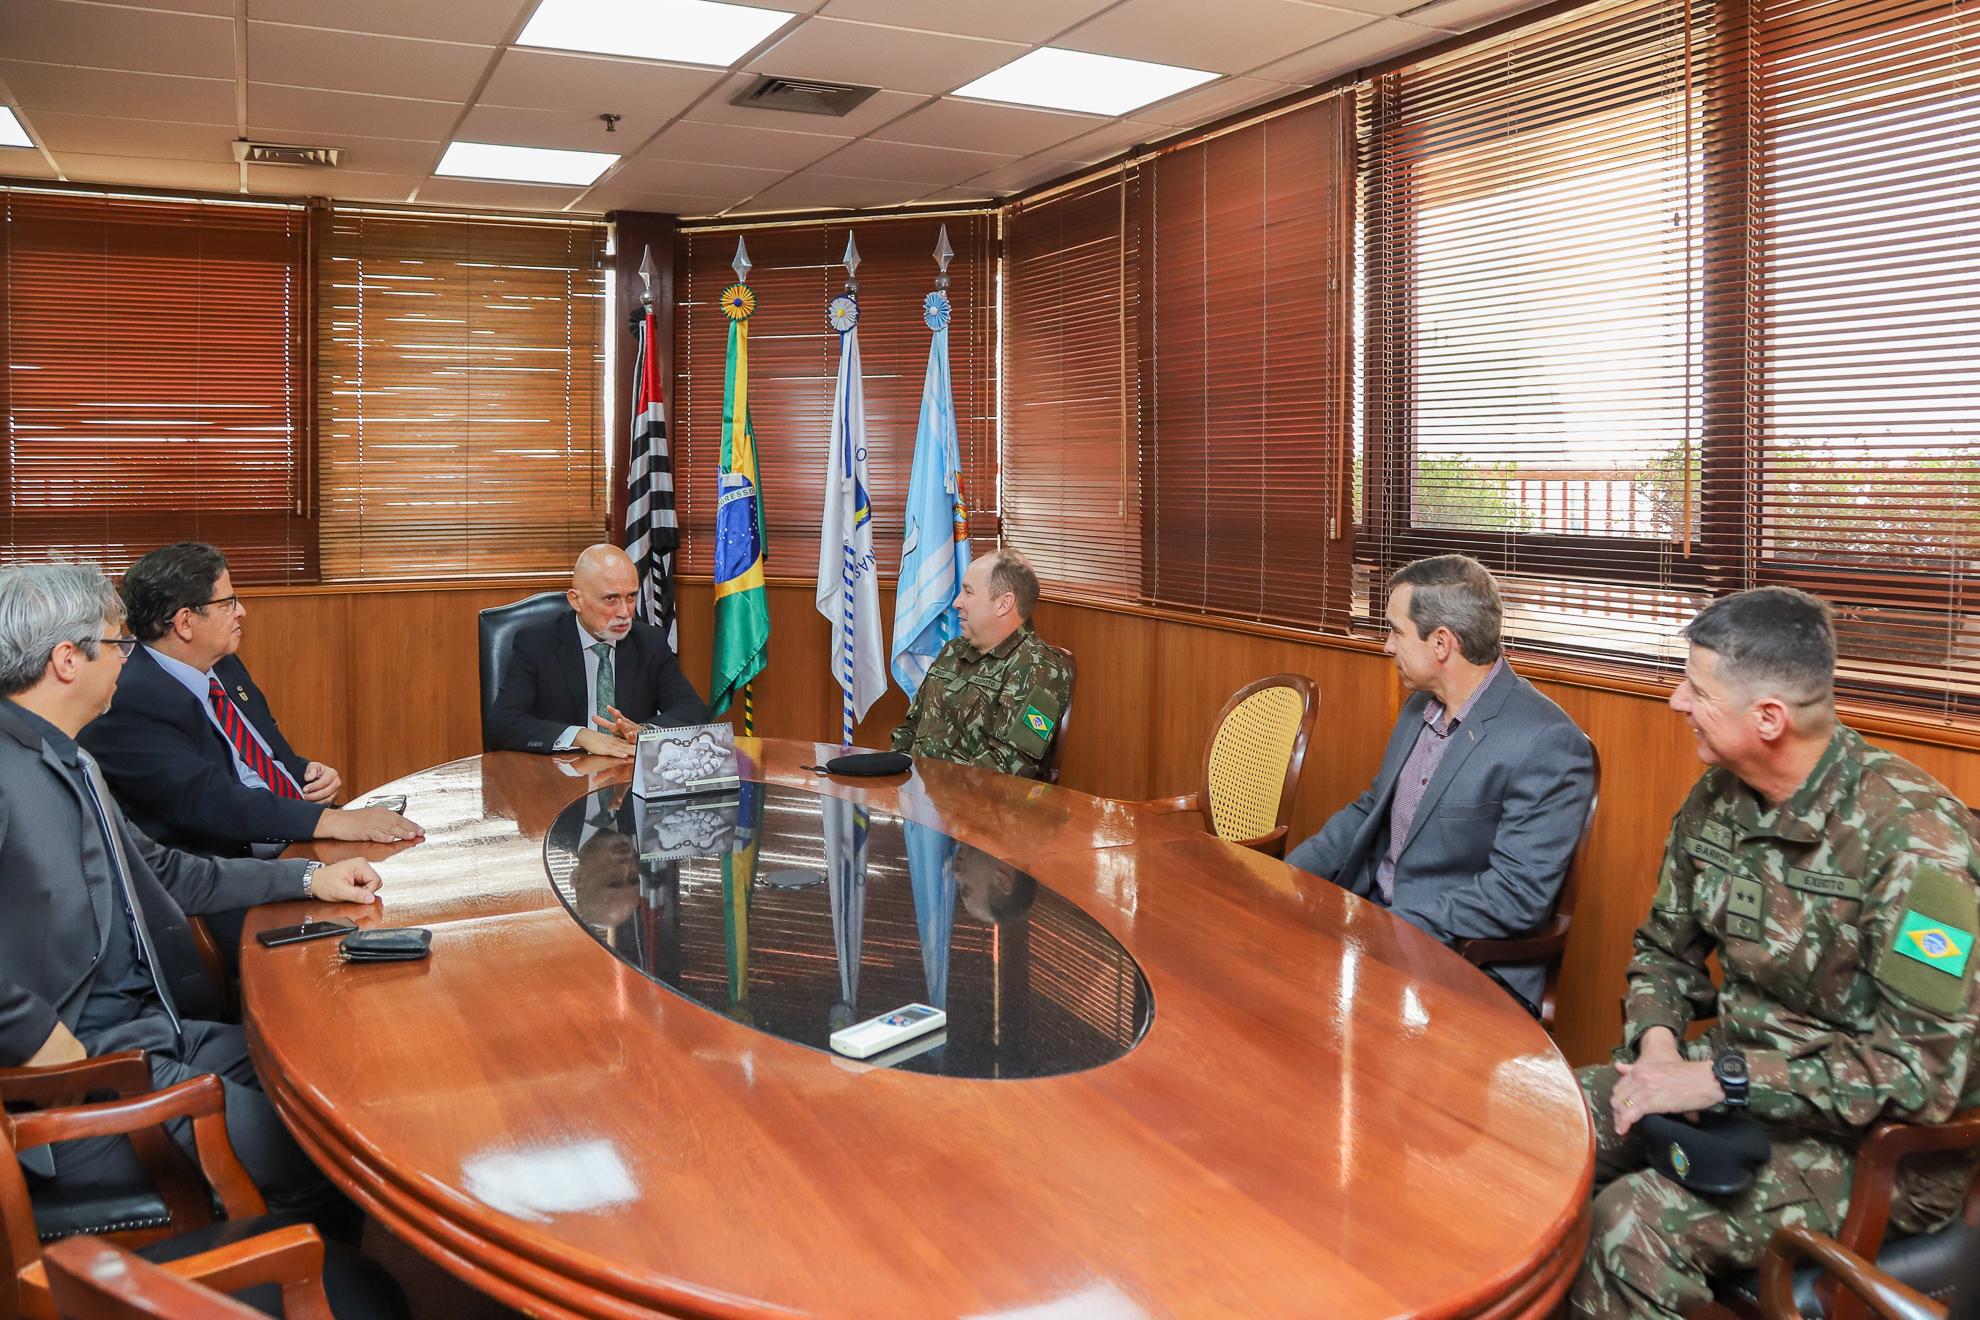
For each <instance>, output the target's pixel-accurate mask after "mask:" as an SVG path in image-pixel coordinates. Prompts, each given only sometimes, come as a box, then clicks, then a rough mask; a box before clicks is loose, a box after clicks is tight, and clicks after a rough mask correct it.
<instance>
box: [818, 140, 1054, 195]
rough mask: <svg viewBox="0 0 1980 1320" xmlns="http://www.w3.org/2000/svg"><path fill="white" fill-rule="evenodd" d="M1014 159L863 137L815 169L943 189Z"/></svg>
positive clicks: (848, 175)
mask: <svg viewBox="0 0 1980 1320" xmlns="http://www.w3.org/2000/svg"><path fill="white" fill-rule="evenodd" d="M1015 159H1016V157H1015V156H1010V155H999V154H996V153H994V152H987V151H952V150H950V149H949V148H947V147H918V146H913V145H911V144H909V143H906V142H876V141H874V140H873V139H872V138H866V139H863V140H861V141H859V142H855V143H852V144H851V145H850V146H848V147H846V148H845V149H844V150H843V151H836V152H833V153H832V154H831V155H830V156H828V157H826V158H825V159H824V160H823V161H821V162H819V164H818V165H817V167H816V168H817V169H819V170H820V171H822V172H826V173H830V174H836V175H840V176H842V177H847V178H859V179H898V180H900V181H901V182H903V183H921V184H927V185H929V186H931V187H944V186H947V185H949V184H955V183H961V182H962V181H963V180H964V179H973V178H975V177H976V176H977V175H979V174H982V173H983V172H984V171H986V170H993V169H995V168H997V167H998V166H999V165H1008V164H1010V163H1011V162H1012V161H1013V160H1015Z"/></svg>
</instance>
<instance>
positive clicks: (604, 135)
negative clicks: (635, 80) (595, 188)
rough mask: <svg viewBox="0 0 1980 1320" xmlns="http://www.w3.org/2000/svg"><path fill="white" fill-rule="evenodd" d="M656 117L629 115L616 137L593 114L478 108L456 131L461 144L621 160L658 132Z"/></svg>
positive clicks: (508, 108)
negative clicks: (608, 155) (602, 155)
mask: <svg viewBox="0 0 1980 1320" xmlns="http://www.w3.org/2000/svg"><path fill="white" fill-rule="evenodd" d="M666 122H667V121H666V120H664V119H662V118H660V117H659V116H658V115H652V114H628V115H626V116H625V117H624V118H623V119H621V120H620V121H619V123H618V125H617V126H616V127H615V129H614V130H613V131H612V132H609V133H608V132H606V131H605V125H604V124H603V123H602V122H601V121H600V120H599V118H598V116H597V114H596V113H593V112H591V111H589V110H517V109H513V108H511V107H509V106H503V105H477V106H476V107H475V108H474V109H472V110H470V111H468V114H467V118H466V119H464V120H462V121H461V125H460V127H459V128H457V129H455V130H454V137H455V139H456V140H458V141H461V142H493V143H497V144H499V145H502V146H507V147H554V148H557V149H559V150H562V151H606V152H610V153H612V154H613V155H615V156H623V155H625V154H626V153H627V152H629V151H631V150H633V149H634V148H636V147H638V146H639V144H640V143H642V142H644V141H646V139H648V138H650V137H652V136H653V135H654V134H655V133H656V132H658V131H659V129H660V125H662V124H664V123H666Z"/></svg>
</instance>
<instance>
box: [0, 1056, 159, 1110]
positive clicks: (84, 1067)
mask: <svg viewBox="0 0 1980 1320" xmlns="http://www.w3.org/2000/svg"><path fill="white" fill-rule="evenodd" d="M150 1089H151V1061H150V1060H149V1059H147V1058H146V1057H145V1054H144V1051H143V1050H122V1051H119V1052H118V1053H116V1054H105V1055H102V1056H100V1057H98V1058H94V1059H83V1060H81V1061H80V1062H77V1063H58V1064H55V1065H53V1066H52V1067H47V1068H0V1100H4V1101H5V1102H6V1103H8V1104H15V1103H18V1102H23V1101H24V1102H26V1103H28V1104H35V1105H73V1104H80V1103H81V1102H82V1098H83V1097H84V1096H86V1095H88V1094H89V1093H90V1092H91V1091H115V1092H116V1093H117V1095H118V1097H119V1098H122V1099H128V1098H129V1097H131V1096H134V1095H143V1094H144V1093H145V1092H146V1091H149V1090H150Z"/></svg>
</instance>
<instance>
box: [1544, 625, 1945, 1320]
mask: <svg viewBox="0 0 1980 1320" xmlns="http://www.w3.org/2000/svg"><path fill="white" fill-rule="evenodd" d="M1685 631H1686V636H1687V637H1689V638H1690V639H1691V655H1690V661H1689V663H1688V664H1687V666H1686V680H1685V682H1684V683H1683V684H1682V685H1680V686H1679V688H1678V690H1677V691H1676V692H1675V693H1674V694H1673V695H1672V697H1671V705H1672V706H1673V707H1674V708H1676V709H1677V710H1679V711H1680V712H1683V713H1684V714H1685V715H1686V716H1687V720H1688V722H1689V723H1690V725H1691V727H1692V730H1693V732H1694V734H1695V736H1696V738H1697V742H1698V753H1699V758H1700V759H1701V760H1703V761H1705V762H1706V763H1707V764H1708V765H1711V766H1713V767H1714V768H1713V769H1710V770H1708V771H1707V772H1706V773H1705V775H1704V776H1703V777H1702V778H1701V779H1700V780H1699V781H1698V783H1697V785H1696V786H1695V787H1694V788H1693V789H1692V791H1691V794H1690V796H1689V797H1688V798H1686V800H1685V803H1684V806H1683V807H1682V808H1681V809H1680V810H1679V811H1678V813H1677V816H1676V817H1675V818H1674V819H1673V820H1672V822H1671V832H1670V836H1669V840H1668V842H1667V844H1666V846H1665V850H1664V862H1663V871H1662V874H1661V875H1660V877H1659V881H1658V886H1657V895H1656V898H1655V899H1654V900H1653V902H1652V904H1651V911H1650V917H1649V920H1647V921H1645V922H1644V923H1643V925H1642V926H1641V927H1640V928H1639V929H1638V930H1637V932H1636V941H1635V942H1636V957H1635V959H1634V961H1632V962H1631V964H1630V967H1629V995H1628V999H1627V1001H1626V1005H1625V1013H1626V1017H1627V1019H1628V1025H1627V1028H1626V1031H1625V1039H1624V1044H1623V1046H1622V1047H1621V1048H1620V1049H1618V1050H1617V1051H1616V1061H1615V1064H1614V1066H1613V1067H1612V1066H1609V1065H1606V1064H1604V1065H1600V1066H1597V1067H1593V1068H1586V1069H1583V1070H1582V1071H1581V1073H1580V1074H1579V1080H1580V1082H1581V1086H1582V1090H1583V1092H1584V1094H1585V1095H1586V1096H1587V1099H1588V1104H1589V1109H1590V1111H1591V1115H1592V1117H1593V1119H1594V1123H1595V1129H1596V1170H1595V1191H1596V1195H1595V1206H1594V1224H1593V1229H1592V1232H1591V1235H1590V1238H1589V1243H1588V1251H1587V1256H1586V1258H1585V1259H1584V1261H1583V1263H1582V1269H1581V1273H1580V1275H1579V1277H1578V1278H1577V1279H1576V1280H1575V1283H1574V1287H1573V1290H1572V1291H1571V1293H1570V1294H1569V1297H1570V1301H1571V1302H1572V1304H1573V1308H1574V1310H1575V1312H1576V1313H1577V1314H1580V1315H1587V1316H1601V1317H1611V1316H1618V1317H1620V1316H1632V1317H1650V1316H1655V1317H1672V1318H1675V1317H1677V1316H1679V1315H1680V1314H1682V1313H1683V1312H1684V1311H1685V1310H1687V1309H1688V1308H1691V1307H1694V1306H1697V1305H1699V1304H1701V1303H1703V1302H1705V1301H1707V1300H1709V1299H1710V1297H1711V1288H1710V1285H1709V1284H1708V1282H1707V1280H1708V1278H1709V1277H1710V1276H1713V1275H1718V1274H1724V1273H1727V1272H1730V1271H1734V1270H1739V1269H1747V1268H1751V1267H1753V1266H1754V1265H1756V1264H1757V1263H1758V1261H1759V1259H1760V1256H1761V1254H1762V1252H1763V1251H1764V1250H1765V1248H1766V1245H1767V1242H1768V1239H1769V1238H1771V1237H1772V1236H1773V1234H1774V1231H1775V1230H1776V1229H1778V1228H1780V1227H1782V1226H1784V1225H1790V1224H1792V1225H1799V1226H1803V1227H1806V1228H1809V1229H1812V1230H1814V1231H1816V1232H1821V1233H1831V1234H1832V1233H1834V1232H1835V1231H1836V1229H1837V1228H1839V1227H1840V1226H1841V1224H1842V1220H1843V1216H1844V1214H1845V1213H1846V1212H1847V1210H1848V1198H1849V1191H1850V1177H1851V1173H1852V1168H1851V1165H1852V1160H1853V1155H1854V1152H1855V1150H1856V1147H1857V1145H1858V1144H1859V1143H1860V1142H1861V1140H1862V1138H1863V1136H1864V1135H1865V1133H1867V1132H1868V1130H1869V1129H1870V1127H1871V1126H1872V1125H1873V1124H1875V1123H1879V1122H1885V1121H1890V1120H1903V1121H1910V1122H1918V1123H1936V1122H1940V1121H1943V1120H1944V1119H1945V1118H1946V1117H1947V1116H1948V1115H1950V1114H1951V1113H1952V1112H1953V1111H1954V1109H1955V1108H1957V1107H1958V1106H1959V1104H1960V1097H1961V1093H1962V1090H1963V1088H1964V1086H1965V1083H1966V1074H1967V1062H1968V1058H1969V1054H1970V1052H1971V1050H1972V1047H1973V1036H1974V1022H1975V1016H1976V1000H1975V996H1974V988H1973V987H1974V965H1975V962H1976V960H1975V959H1973V958H1972V957H1971V953H1972V949H1973V942H1974V937H1975V934H1976V932H1980V891H1976V884H1975V882H1976V877H1980V859H1976V856H1975V852H1974V847H1973V841H1972V839H1971V838H1970V837H1969V835H1968V816H1967V813H1966V811H1965V809H1964V808H1963V807H1962V806H1961V805H1960V803H1959V802H1957V801H1956V800H1954V799H1953V797H1952V796H1951V795H1950V794H1949V793H1948V792H1947V791H1946V789H1945V788H1944V787H1942V786H1941V785H1940V784H1939V783H1938V782H1937V781H1935V780H1934V779H1933V778H1932V777H1931V776H1930V775H1928V774H1926V773H1925V772H1924V771H1923V770H1920V769H1919V768H1918V767H1917V766H1914V765H1912V764H1910V763H1909V762H1907V761H1904V760H1902V759H1900V758H1899V757H1896V756H1893V755H1891V754H1890V753H1888V752H1884V751H1880V750H1879V749H1877V748H1875V747H1872V746H1870V745H1869V744H1868V743H1866V742H1865V741H1864V740H1863V738H1862V737H1861V736H1859V735H1858V734H1857V733H1855V732H1854V731H1853V730H1850V729H1848V728H1845V727H1843V726H1841V725H1840V724H1838V723H1836V720H1835V705H1834V688H1833V681H1834V669H1835V632H1834V629H1833V627H1832V626H1831V624H1830V621H1829V615H1828V609H1827V607H1826V606H1825V605H1823V604H1822V603H1821V602H1820V601H1818V600H1816V599H1815V598H1814V597H1812V596H1808V595H1805V594H1803V593H1801V592H1798V591H1792V590H1789V589H1786V588H1761V589H1759V590H1756V591H1746V592H1740V593H1738V594H1736V595H1733V596H1728V597H1726V598H1724V599H1722V600H1719V601H1716V602H1714V603H1713V604H1712V605H1711V606H1710V607H1709V608H1708V609H1706V610H1705V611H1704V612H1703V613H1701V614H1700V615H1699V616H1698V617H1697V618H1696V619H1695V620H1693V621H1692V623H1691V625H1690V627H1688V628H1687V629H1686V630H1685ZM1715 952H1716V953H1717V954H1718V955H1719V962H1720V966H1721V967H1722V968H1723V981H1724V983H1723V985H1722V986H1719V987H1717V988H1715V987H1714V985H1713V982H1712V978H1711V975H1710V973H1709V971H1708V970H1707V967H1706V957H1707V956H1708V955H1709V954H1712V953H1715ZM1714 1015H1716V1016H1717V1018H1718V1021H1717V1023H1716V1024H1715V1025H1714V1026H1713V1027H1712V1028H1711V1029H1710V1030H1709V1031H1708V1032H1707V1033H1706V1034H1705V1036H1704V1037H1703V1038H1702V1039H1700V1040H1698V1041H1695V1042H1692V1043H1690V1044H1688V1045H1687V1044H1681V1043H1680V1042H1682V1041H1683V1038H1684V1033H1685V1029H1686V1027H1687V1026H1688V1025H1689V1024H1690V1023H1692V1022H1693V1021H1694V1020H1698V1019H1702V1018H1709V1017H1712V1016H1714ZM1735 1054H1743V1055H1744V1063H1745V1065H1746V1069H1747V1072H1748V1074H1749V1077H1750V1081H1749V1082H1748V1085H1747V1087H1746V1092H1747V1094H1746V1096H1745V1097H1743V1098H1745V1099H1746V1100H1747V1101H1748V1107H1747V1112H1748V1113H1749V1114H1750V1115H1751V1116H1752V1117H1753V1118H1754V1119H1755V1120H1757V1121H1758V1122H1759V1123H1760V1124H1761V1125H1762V1126H1763V1127H1764V1129H1765V1130H1766V1132H1767V1135H1768V1137H1769V1139H1770V1140H1771V1142H1772V1146H1773V1151H1772V1155H1771V1158H1770V1159H1769V1160H1768V1162H1767V1163H1766V1164H1765V1165H1764V1166H1762V1167H1761V1168H1759V1169H1758V1170H1757V1176H1756V1178H1755V1181H1754V1183H1753V1185H1752V1186H1751V1187H1749V1188H1747V1190H1746V1191H1744V1192H1741V1193H1738V1194H1736V1195H1733V1196H1729V1197H1709V1196H1704V1195H1700V1194H1697V1193H1694V1192H1691V1191H1688V1190H1686V1189H1685V1188H1683V1187H1681V1186H1679V1185H1678V1184H1677V1183H1676V1182H1673V1181H1671V1180H1670V1179H1668V1178H1666V1177H1665V1176H1664V1175H1663V1174H1661V1173H1658V1172H1655V1171H1653V1170H1651V1169H1648V1168H1647V1167H1646V1156H1645V1152H1644V1150H1643V1144H1644V1138H1643V1136H1642V1134H1641V1133H1640V1132H1639V1131H1637V1130H1635V1124H1636V1122H1637V1120H1638V1119H1640V1118H1642V1117H1643V1116H1644V1115H1646V1114H1652V1113H1666V1114H1686V1113H1695V1112H1697V1111H1700V1110H1704V1109H1708V1108H1711V1107H1712V1106H1714V1105H1718V1104H1722V1103H1725V1102H1726V1101H1728V1100H1731V1101H1733V1102H1734V1103H1735V1104H1737V1102H1738V1101H1739V1100H1740V1099H1741V1098H1742V1096H1741V1095H1740V1091H1741V1088H1740V1086H1739V1085H1738V1084H1737V1081H1736V1078H1737V1075H1738V1069H1737V1066H1736V1064H1737V1060H1736V1059H1735V1058H1734V1057H1733V1056H1734V1055H1735ZM1722 1080H1723V1082H1724V1084H1723V1085H1722ZM1967 1167H1969V1166H1968V1165H1967V1164H1966V1163H1965V1162H1964V1161H1962V1160H1961V1159H1959V1158H1958V1157H1945V1158H1942V1159H1939V1160H1938V1161H1937V1162H1936V1163H1935V1162H1931V1161H1918V1160H1914V1161H1911V1162H1909V1163H1908V1164H1907V1165H1905V1166H1902V1168H1903V1169H1904V1176H1902V1177H1901V1178H1900V1180H1899V1197H1898V1202H1897V1205H1896V1207H1895V1211H1894V1215H1893V1226H1894V1227H1895V1228H1896V1229H1897V1230H1898V1231H1900V1232H1905V1231H1910V1232H1916V1231H1922V1230H1924V1229H1927V1228H1931V1227H1935V1226H1937V1225H1938V1224H1940V1223H1943V1222H1944V1221H1945V1220H1946V1219H1948V1218H1950V1216H1951V1215H1952V1213H1953V1212H1954V1211H1955V1210H1956V1209H1957V1208H1958V1206H1959V1204H1960V1201H1961V1199H1962V1196H1963V1193H1964V1187H1965V1172H1966V1169H1967Z"/></svg>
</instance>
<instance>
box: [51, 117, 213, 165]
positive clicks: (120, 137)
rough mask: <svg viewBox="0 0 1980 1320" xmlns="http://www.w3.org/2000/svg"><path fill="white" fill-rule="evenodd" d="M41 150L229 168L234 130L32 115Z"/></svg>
mask: <svg viewBox="0 0 1980 1320" xmlns="http://www.w3.org/2000/svg"><path fill="white" fill-rule="evenodd" d="M34 128H35V132H37V133H39V134H40V135H41V141H42V145H44V146H46V147H47V148H48V149H49V150H50V151H53V152H56V153H57V154H60V153H62V152H67V151H81V152H85V153H88V154H90V155H99V156H155V157H161V158H164V159H167V160H204V161H213V162H217V163H220V164H231V163H232V162H233V159H234V147H233V142H234V126H233V124H232V123H231V122H230V123H225V124H174V123H167V122H160V121H153V120H148V119H112V118H109V117H107V116H101V115H58V114H54V113H51V112H42V113H40V114H37V115H35V116H34Z"/></svg>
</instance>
